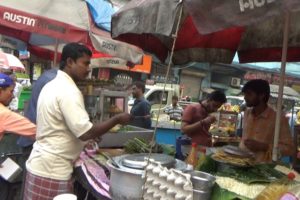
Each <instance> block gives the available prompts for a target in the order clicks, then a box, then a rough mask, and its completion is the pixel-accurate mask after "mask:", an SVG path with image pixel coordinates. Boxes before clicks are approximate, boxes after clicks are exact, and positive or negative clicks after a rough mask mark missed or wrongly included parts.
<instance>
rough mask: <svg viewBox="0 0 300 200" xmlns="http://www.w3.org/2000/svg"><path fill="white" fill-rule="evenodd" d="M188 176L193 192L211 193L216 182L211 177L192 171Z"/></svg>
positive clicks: (207, 174)
mask: <svg viewBox="0 0 300 200" xmlns="http://www.w3.org/2000/svg"><path fill="white" fill-rule="evenodd" d="M190 174H191V181H192V184H193V188H194V189H195V190H201V191H203V192H210V191H211V189H212V187H213V185H214V184H215V181H216V178H215V177H214V176H213V175H211V174H209V173H205V172H201V171H192V172H190Z"/></svg>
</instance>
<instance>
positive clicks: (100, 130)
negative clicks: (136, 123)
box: [79, 113, 132, 141]
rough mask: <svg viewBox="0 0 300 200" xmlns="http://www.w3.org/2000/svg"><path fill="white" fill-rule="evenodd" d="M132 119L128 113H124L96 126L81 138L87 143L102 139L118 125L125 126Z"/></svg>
mask: <svg viewBox="0 0 300 200" xmlns="http://www.w3.org/2000/svg"><path fill="white" fill-rule="evenodd" d="M131 119H132V116H131V115H130V114H127V113H122V114H118V115H115V116H114V117H112V118H110V119H108V120H106V121H104V122H100V123H97V124H94V125H93V126H92V128H91V129H90V130H88V131H87V132H86V133H84V134H83V135H81V136H80V137H79V139H80V140H82V141H87V140H90V139H94V138H97V137H100V136H102V135H104V134H105V133H107V132H108V131H109V130H110V129H111V128H112V127H114V126H115V125H117V124H121V125H125V124H128V123H129V121H130V120H131Z"/></svg>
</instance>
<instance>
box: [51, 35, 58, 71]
mask: <svg viewBox="0 0 300 200" xmlns="http://www.w3.org/2000/svg"><path fill="white" fill-rule="evenodd" d="M57 51H58V39H55V46H54V58H53V65H52V68H55V67H56V65H57Z"/></svg>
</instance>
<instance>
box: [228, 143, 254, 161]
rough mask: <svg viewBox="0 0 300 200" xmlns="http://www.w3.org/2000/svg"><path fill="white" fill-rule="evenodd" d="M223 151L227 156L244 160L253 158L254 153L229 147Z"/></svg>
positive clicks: (236, 147)
mask: <svg viewBox="0 0 300 200" xmlns="http://www.w3.org/2000/svg"><path fill="white" fill-rule="evenodd" d="M223 151H224V152H225V153H227V154H230V155H234V156H238V157H242V158H253V157H254V153H253V152H250V151H244V150H242V149H240V148H239V147H238V146H232V145H227V146H224V147H223Z"/></svg>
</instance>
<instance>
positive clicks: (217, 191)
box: [211, 184, 250, 200]
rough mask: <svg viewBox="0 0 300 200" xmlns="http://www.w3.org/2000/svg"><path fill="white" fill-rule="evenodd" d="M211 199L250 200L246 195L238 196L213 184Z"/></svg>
mask: <svg viewBox="0 0 300 200" xmlns="http://www.w3.org/2000/svg"><path fill="white" fill-rule="evenodd" d="M211 200H250V199H249V198H247V197H243V196H240V195H238V194H235V193H233V192H230V191H228V190H226V189H223V188H221V187H220V186H219V185H218V184H215V186H214V187H213V191H212V196H211Z"/></svg>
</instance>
